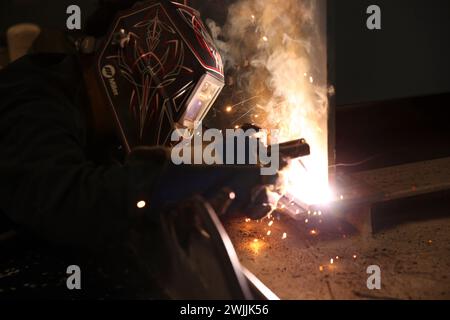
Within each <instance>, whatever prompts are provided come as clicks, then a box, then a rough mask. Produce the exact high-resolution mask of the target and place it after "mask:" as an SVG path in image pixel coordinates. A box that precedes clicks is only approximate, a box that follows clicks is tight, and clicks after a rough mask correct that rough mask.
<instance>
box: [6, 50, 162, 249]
mask: <svg viewBox="0 0 450 320" xmlns="http://www.w3.org/2000/svg"><path fill="white" fill-rule="evenodd" d="M55 60H57V63H55ZM74 68H77V65H76V63H75V60H74V59H68V58H64V57H58V56H56V57H55V56H44V57H41V56H39V57H35V58H33V59H32V58H29V57H25V58H23V59H21V60H19V61H18V62H16V63H14V64H12V65H10V66H9V67H7V68H6V69H4V70H2V71H1V72H0V211H1V212H2V213H3V214H6V215H7V216H8V217H9V218H10V220H12V221H13V222H14V223H16V224H18V225H20V226H23V227H25V228H27V229H30V230H32V231H33V232H35V233H37V234H38V235H40V236H43V237H44V238H46V239H48V240H50V241H52V242H55V243H58V244H67V245H75V246H80V245H81V246H89V247H94V248H98V247H99V246H100V247H101V246H102V245H104V244H105V243H108V242H109V241H112V240H114V241H118V240H119V238H120V237H121V236H122V235H125V234H126V232H127V229H128V226H129V222H130V215H133V214H134V213H135V211H136V210H137V208H136V201H137V200H138V199H137V196H139V195H140V194H139V192H136V188H142V189H145V190H146V191H150V190H151V188H152V184H153V183H154V180H155V178H156V176H157V175H158V174H159V173H160V170H159V169H160V168H159V166H160V165H157V164H152V162H151V161H149V162H147V163H146V164H145V165H139V166H130V165H123V166H122V165H117V166H114V165H113V166H98V165H94V163H93V162H91V161H90V159H88V158H87V156H86V124H85V122H86V121H85V119H84V116H83V114H82V112H80V108H79V106H78V104H79V103H81V100H83V99H82V98H81V97H82V96H83V95H84V90H85V89H84V84H83V82H82V81H81V77H78V78H77V77H75V78H74V74H76V73H78V74H79V73H80V70H79V68H78V70H74Z"/></svg>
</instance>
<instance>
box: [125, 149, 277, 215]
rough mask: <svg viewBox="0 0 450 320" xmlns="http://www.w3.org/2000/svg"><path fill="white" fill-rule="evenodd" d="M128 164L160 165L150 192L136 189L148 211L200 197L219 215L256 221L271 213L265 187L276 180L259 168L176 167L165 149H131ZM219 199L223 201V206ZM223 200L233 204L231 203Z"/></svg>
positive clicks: (218, 166)
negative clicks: (209, 203)
mask: <svg viewBox="0 0 450 320" xmlns="http://www.w3.org/2000/svg"><path fill="white" fill-rule="evenodd" d="M127 162H128V163H129V164H132V165H142V166H145V165H146V163H150V162H152V163H155V162H156V163H158V164H162V170H161V172H160V174H159V177H158V178H157V179H156V180H155V181H154V182H153V185H152V186H151V187H150V190H148V188H146V187H145V186H142V187H141V188H139V187H138V189H137V190H136V192H138V193H140V195H141V198H142V200H144V199H145V200H146V202H147V203H148V205H149V208H151V209H154V210H161V209H163V208H164V207H168V206H173V205H175V204H177V203H180V202H181V201H184V200H186V199H189V198H192V197H193V196H195V195H201V196H203V197H204V198H205V199H208V201H211V204H212V205H213V207H214V208H215V209H216V211H218V213H219V214H224V213H227V214H228V213H233V214H236V213H238V214H243V215H246V216H248V217H250V218H254V219H258V218H261V217H264V216H265V215H267V214H268V213H269V212H270V206H268V205H267V200H268V199H267V196H266V187H267V186H270V185H274V184H275V183H276V180H277V177H276V176H263V175H261V168H260V167H259V166H253V165H245V166H230V165H178V166H177V165H174V164H173V163H172V161H171V159H170V151H169V150H168V149H164V148H147V147H141V148H138V149H135V150H133V152H132V153H131V154H130V155H129V157H128V160H127ZM144 192H147V193H144ZM227 197H228V199H225V198H227ZM221 199H224V202H223V205H222V204H221ZM225 200H232V201H231V203H230V202H229V201H225ZM225 206H226V207H227V208H226V209H227V210H225V208H224V207H225Z"/></svg>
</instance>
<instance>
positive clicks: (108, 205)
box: [0, 1, 273, 259]
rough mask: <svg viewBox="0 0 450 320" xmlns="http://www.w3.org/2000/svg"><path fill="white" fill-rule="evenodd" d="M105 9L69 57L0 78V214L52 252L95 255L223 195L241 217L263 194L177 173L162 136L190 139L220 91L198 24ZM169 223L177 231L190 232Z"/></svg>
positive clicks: (176, 10)
mask: <svg viewBox="0 0 450 320" xmlns="http://www.w3.org/2000/svg"><path fill="white" fill-rule="evenodd" d="M105 8H106V9H105ZM105 8H103V10H100V11H99V13H98V14H97V15H96V16H95V15H94V17H97V18H96V19H94V23H93V24H92V26H94V27H91V28H88V29H87V30H88V31H87V34H82V35H81V34H77V35H72V36H71V37H70V41H69V42H68V45H64V46H63V47H69V51H68V52H63V53H49V52H45V50H44V53H42V52H41V53H35V54H30V55H27V56H25V57H23V58H21V59H19V60H18V61H16V62H14V63H12V64H11V65H9V66H8V67H7V68H5V69H4V70H2V71H1V73H0V150H1V151H0V210H1V211H2V212H3V214H5V215H6V216H8V217H9V218H10V220H11V221H13V223H15V224H16V225H19V226H21V227H23V228H25V229H28V230H29V231H30V232H32V233H34V234H37V235H38V236H39V237H42V238H45V239H47V240H49V241H51V242H53V243H57V244H62V245H69V246H76V247H82V248H89V249H92V250H98V251H101V250H102V249H103V248H105V247H107V246H111V245H113V244H120V243H126V242H127V241H129V239H130V230H135V229H136V228H135V227H136V225H139V224H140V223H141V222H142V221H143V220H142V217H145V219H144V220H152V219H153V220H154V221H155V225H156V226H157V225H158V223H161V221H162V220H163V221H164V219H165V215H164V212H166V211H168V208H174V207H176V206H177V205H180V204H181V205H183V203H184V202H185V201H190V199H192V198H193V197H197V198H196V199H202V200H205V201H209V200H211V203H214V199H215V198H217V197H218V195H220V194H223V193H224V192H225V193H227V192H228V193H227V194H232V195H233V197H232V198H233V200H234V207H233V209H234V210H235V211H241V212H245V211H243V209H245V205H247V204H249V203H252V201H251V200H252V199H253V200H255V199H256V198H255V194H254V191H255V190H259V191H260V190H262V187H263V186H264V185H265V184H267V183H268V180H267V177H263V176H261V175H260V168H258V167H257V166H240V167H230V166H175V165H173V164H172V163H171V160H170V156H169V155H170V153H169V152H168V150H169V147H170V143H169V142H170V134H171V132H172V131H173V130H175V129H177V128H180V127H181V128H186V127H188V128H189V129H193V128H194V126H195V124H197V123H199V122H200V121H201V120H202V119H203V118H204V117H205V115H206V113H207V112H208V110H209V108H210V107H211V105H212V103H213V102H214V100H215V98H216V97H217V95H218V94H219V92H220V90H221V88H222V87H223V83H224V71H223V65H222V60H221V57H220V54H219V53H218V51H217V49H216V48H215V46H214V43H213V41H212V40H211V38H210V36H209V35H208V32H207V31H206V29H205V27H204V25H203V23H202V22H201V20H200V17H199V14H198V12H196V11H195V10H193V9H191V8H190V7H187V6H185V5H182V4H177V3H172V2H169V1H146V2H142V3H137V4H134V1H118V2H113V5H109V6H107V7H105ZM271 181H272V182H273V180H271ZM199 197H200V198H199ZM202 200H199V201H202ZM260 209H261V207H260ZM169 211H170V210H169ZM177 212H178V213H177V216H178V217H180V218H179V222H178V224H179V225H181V227H188V226H191V225H192V226H194V225H195V221H194V222H193V221H189V219H194V218H193V216H188V215H185V216H184V217H183V215H182V212H181V213H180V212H179V210H178V211H177ZM247 212H249V211H247ZM265 213H267V211H265V210H264V209H263V210H259V211H258V214H259V215H264V214H265ZM170 219H171V220H170V221H171V222H170V223H172V224H173V226H174V228H178V227H180V226H179V225H177V222H176V221H174V220H173V217H171V218H170ZM177 219H178V218H177ZM145 223H147V222H145ZM155 225H154V226H155ZM139 226H140V227H142V225H139ZM148 230H152V229H151V228H149V229H148ZM141 231H142V230H141ZM143 232H145V230H144V231H143ZM149 232H150V231H149ZM155 259H157V256H155Z"/></svg>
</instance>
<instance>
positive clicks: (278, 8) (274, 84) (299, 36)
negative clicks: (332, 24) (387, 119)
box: [208, 0, 328, 204]
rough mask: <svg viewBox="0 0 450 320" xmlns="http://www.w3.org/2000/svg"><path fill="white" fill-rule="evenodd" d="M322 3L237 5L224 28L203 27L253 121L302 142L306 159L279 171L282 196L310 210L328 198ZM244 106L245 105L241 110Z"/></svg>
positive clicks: (273, 0) (246, 0)
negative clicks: (307, 146)
mask: <svg viewBox="0 0 450 320" xmlns="http://www.w3.org/2000/svg"><path fill="white" fill-rule="evenodd" d="M323 3H324V1H322V0H240V1H238V2H235V3H234V4H232V5H231V6H230V7H229V12H228V18H227V22H226V24H225V26H223V27H222V28H220V27H218V26H217V25H216V24H215V23H214V22H213V21H208V26H209V28H210V30H211V33H212V35H213V37H214V38H215V41H216V43H217V45H218V47H219V50H221V53H222V55H223V58H224V60H225V63H226V69H227V71H232V74H233V75H234V76H233V82H235V87H236V89H237V90H238V91H242V92H244V93H245V95H246V96H247V97H253V98H254V100H252V101H251V106H250V107H247V109H248V110H249V114H250V116H251V119H252V122H254V123H255V124H257V125H259V126H261V127H263V128H264V129H279V130H280V138H281V139H279V140H281V141H280V142H284V141H289V140H295V139H299V138H305V139H306V141H307V142H308V143H309V144H310V146H311V156H309V157H305V158H303V159H302V163H300V161H298V160H295V161H292V163H291V165H290V167H289V168H288V169H286V170H285V171H284V172H283V174H282V175H283V177H284V186H285V189H286V192H287V193H289V194H291V195H292V196H294V197H296V198H299V199H300V200H302V201H304V202H306V203H310V204H316V203H319V202H323V201H324V199H325V198H326V197H327V195H328V98H327V74H326V70H327V60H326V37H325V35H324V33H325V28H324V24H323V23H324V18H325V12H324V10H325V7H324V5H323ZM247 106H248V105H247Z"/></svg>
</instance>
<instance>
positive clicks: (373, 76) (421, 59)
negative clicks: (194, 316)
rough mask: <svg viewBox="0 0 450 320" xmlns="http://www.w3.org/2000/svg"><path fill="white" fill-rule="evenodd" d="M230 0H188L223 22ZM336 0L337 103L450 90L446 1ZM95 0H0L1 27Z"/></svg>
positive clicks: (56, 18)
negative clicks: (374, 19) (378, 25)
mask: <svg viewBox="0 0 450 320" xmlns="http://www.w3.org/2000/svg"><path fill="white" fill-rule="evenodd" d="M232 1H233V0H192V1H191V4H192V5H193V6H194V7H197V8H198V7H200V8H201V9H202V10H201V11H203V15H204V16H211V17H212V18H214V19H215V20H216V21H218V22H219V23H220V22H223V21H224V19H225V15H226V11H227V10H226V7H227V3H230V2H232ZM334 2H335V5H334V7H335V10H334V14H333V16H334V19H335V46H336V65H335V71H336V88H337V104H338V105H348V104H353V103H359V102H368V101H380V100H387V99H392V98H402V97H412V96H423V95H430V94H436V93H444V92H450V72H449V71H450V59H449V57H450V40H449V39H450V1H448V0H430V1H424V0H389V1H388V0H376V1H368V0H345V1H337V0H334ZM96 3H97V1H96V0H78V1H77V0H39V1H37V0H2V1H1V2H0V32H1V33H4V31H5V30H6V28H7V27H9V26H10V25H12V24H14V23H17V22H23V21H28V22H37V23H39V24H40V25H43V26H47V27H52V28H61V27H65V21H66V17H67V15H66V13H65V11H66V8H67V6H68V5H70V4H78V5H80V7H81V8H82V18H83V20H85V19H86V17H87V16H88V15H89V14H90V13H91V12H92V11H93V10H94V8H95V7H96ZM371 4H377V5H379V6H380V7H381V9H382V30H380V31H370V30H368V29H367V28H366V18H367V14H366V9H367V7H368V6H369V5H371Z"/></svg>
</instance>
